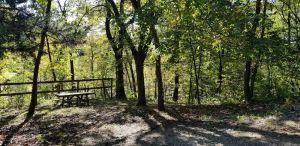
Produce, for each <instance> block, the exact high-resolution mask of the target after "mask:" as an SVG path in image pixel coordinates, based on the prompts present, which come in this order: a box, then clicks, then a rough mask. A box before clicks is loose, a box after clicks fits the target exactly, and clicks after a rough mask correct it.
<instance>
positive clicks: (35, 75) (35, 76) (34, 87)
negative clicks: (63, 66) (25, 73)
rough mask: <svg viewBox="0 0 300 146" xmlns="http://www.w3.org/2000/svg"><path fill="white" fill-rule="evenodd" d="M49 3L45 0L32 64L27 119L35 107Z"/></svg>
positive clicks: (49, 13) (48, 19) (50, 0)
mask: <svg viewBox="0 0 300 146" xmlns="http://www.w3.org/2000/svg"><path fill="white" fill-rule="evenodd" d="M51 2H52V0H47V6H46V12H45V19H44V26H43V29H42V32H41V40H40V45H39V48H38V53H37V57H36V59H35V64H34V71H33V80H32V94H31V101H30V105H29V109H28V113H27V118H30V117H32V116H33V114H34V111H35V107H36V105H37V90H38V85H37V82H38V75H39V67H40V63H41V58H42V56H43V49H44V46H45V39H46V35H47V31H48V24H49V21H50V17H51Z"/></svg>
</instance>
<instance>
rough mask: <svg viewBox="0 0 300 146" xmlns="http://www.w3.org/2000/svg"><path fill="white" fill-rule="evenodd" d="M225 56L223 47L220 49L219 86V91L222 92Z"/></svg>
mask: <svg viewBox="0 0 300 146" xmlns="http://www.w3.org/2000/svg"><path fill="white" fill-rule="evenodd" d="M223 56H224V50H223V49H222V50H221V51H219V87H218V93H219V94H221V93H222V82H223V60H222V58H223Z"/></svg>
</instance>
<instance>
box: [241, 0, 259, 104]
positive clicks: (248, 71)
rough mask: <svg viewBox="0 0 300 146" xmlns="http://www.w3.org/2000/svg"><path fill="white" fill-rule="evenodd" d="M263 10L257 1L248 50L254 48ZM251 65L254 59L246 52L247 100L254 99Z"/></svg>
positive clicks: (245, 83) (245, 93)
mask: <svg viewBox="0 0 300 146" xmlns="http://www.w3.org/2000/svg"><path fill="white" fill-rule="evenodd" d="M260 11H261V0H257V1H256V8H255V18H254V20H253V22H252V28H251V30H250V32H249V34H248V41H249V44H248V46H247V48H246V49H247V51H249V52H251V51H253V49H254V42H255V39H256V29H257V27H258V25H259V20H260V19H259V14H260ZM251 65H252V59H251V58H250V56H249V54H246V64H245V72H244V96H245V99H246V101H247V102H250V101H251V100H252V95H251V87H250V80H251Z"/></svg>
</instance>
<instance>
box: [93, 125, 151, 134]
mask: <svg viewBox="0 0 300 146" xmlns="http://www.w3.org/2000/svg"><path fill="white" fill-rule="evenodd" d="M149 129H150V127H149V126H148V125H147V124H145V123H143V124H141V123H132V124H124V125H120V124H105V125H103V126H102V127H100V128H99V129H98V130H99V131H107V130H108V131H111V132H112V134H113V136H114V137H124V136H128V135H131V134H134V133H137V132H139V131H147V130H149Z"/></svg>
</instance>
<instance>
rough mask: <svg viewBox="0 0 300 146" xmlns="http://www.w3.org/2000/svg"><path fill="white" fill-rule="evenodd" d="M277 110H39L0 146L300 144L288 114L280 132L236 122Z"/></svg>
mask: <svg viewBox="0 0 300 146" xmlns="http://www.w3.org/2000/svg"><path fill="white" fill-rule="evenodd" d="M274 108H276V107H270V106H259V105H256V106H253V107H248V106H246V105H221V106H189V107H187V106H179V105H172V106H167V111H166V112H159V111H158V110H156V109H155V108H154V107H153V106H148V107H135V106H131V102H124V103H120V102H118V103H115V102H113V101H111V102H110V103H109V104H96V105H94V106H90V107H69V108H47V107H44V108H40V109H39V110H38V111H39V112H38V113H37V114H36V115H35V116H34V118H32V119H30V120H29V121H28V122H27V121H26V123H21V124H20V126H19V127H17V128H18V130H17V131H13V132H14V133H13V134H12V132H7V131H9V130H7V129H5V128H3V127H1V128H0V144H1V141H2V142H3V141H4V140H5V139H7V138H10V140H9V142H10V144H13V145H18V144H21V145H24V144H28V145H199V144H200V145H204V144H205V145H216V144H222V145H298V144H300V131H299V129H300V127H297V126H296V127H292V128H293V129H292V128H291V129H288V130H287V131H280V128H282V127H284V126H286V125H284V124H282V123H284V122H285V121H292V122H294V123H296V125H297V124H298V123H299V115H297V114H296V115H295V114H294V115H293V116H292V117H289V116H285V115H286V114H285V115H281V116H279V117H278V118H275V119H273V120H274V121H275V124H277V125H278V126H279V127H277V128H275V129H268V128H264V127H266V126H264V125H256V124H254V123H255V122H257V121H250V122H247V123H238V122H237V118H236V117H237V116H239V115H255V116H261V117H264V116H272V115H271V114H272V111H273V110H274ZM268 114H269V115H268ZM203 117H210V118H203ZM14 118H15V117H14V116H13V115H12V116H7V118H6V119H4V120H2V121H4V122H1V126H2V125H5V126H4V127H6V128H14V126H9V124H10V121H11V120H12V119H14ZM276 122H277V123H276ZM263 124H269V123H263ZM280 126H281V127H280ZM298 126H299V125H298ZM262 127H263V128H262ZM278 129H279V130H278ZM1 135H2V138H1ZM3 137H4V138H3ZM6 142H7V140H6Z"/></svg>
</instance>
